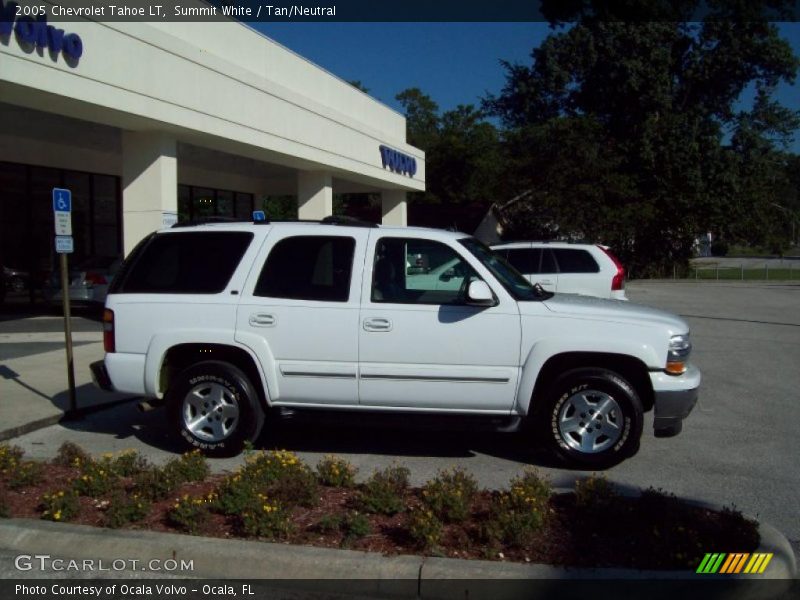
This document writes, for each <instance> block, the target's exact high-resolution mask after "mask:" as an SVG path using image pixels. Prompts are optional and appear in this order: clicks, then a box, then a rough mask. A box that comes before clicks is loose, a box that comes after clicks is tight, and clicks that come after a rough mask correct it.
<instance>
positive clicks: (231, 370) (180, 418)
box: [167, 361, 264, 456]
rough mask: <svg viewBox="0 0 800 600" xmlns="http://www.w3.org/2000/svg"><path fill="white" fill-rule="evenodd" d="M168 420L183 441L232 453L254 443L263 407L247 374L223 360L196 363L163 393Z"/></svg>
mask: <svg viewBox="0 0 800 600" xmlns="http://www.w3.org/2000/svg"><path fill="white" fill-rule="evenodd" d="M167 407H168V410H169V416H170V422H171V423H172V426H173V427H174V428H175V429H177V431H178V433H179V434H180V436H181V438H182V440H183V441H184V442H185V443H186V444H187V445H188V446H190V447H192V448H198V449H200V450H201V451H202V452H203V453H204V454H206V455H208V456H235V455H236V454H239V453H240V452H241V451H242V449H243V448H244V445H245V443H246V442H248V441H249V442H254V441H255V440H256V438H258V434H259V433H260V432H261V426H262V425H263V423H264V411H262V410H261V406H260V405H259V401H258V395H257V394H256V391H255V389H254V388H253V385H252V383H250V380H249V379H248V377H247V375H245V374H244V372H242V370H241V369H239V368H237V367H235V366H234V365H231V364H229V363H226V362H221V361H206V362H201V363H197V364H195V365H192V366H191V367H189V368H187V369H186V370H184V371H183V372H181V373H180V374H179V375H178V376H177V378H176V380H175V381H174V383H173V384H172V385H171V386H170V389H169V392H168V393H167Z"/></svg>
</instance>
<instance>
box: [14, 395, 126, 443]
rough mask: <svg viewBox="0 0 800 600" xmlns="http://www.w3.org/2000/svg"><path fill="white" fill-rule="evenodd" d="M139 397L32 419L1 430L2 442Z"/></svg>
mask: <svg viewBox="0 0 800 600" xmlns="http://www.w3.org/2000/svg"><path fill="white" fill-rule="evenodd" d="M139 399H140V396H131V397H130V398H120V399H119V400H112V401H111V402H106V403H104V404H95V405H93V406H86V407H84V408H78V410H76V411H75V412H74V413H70V412H69V411H67V412H64V413H56V414H53V415H50V416H49V417H44V418H41V419H36V420H35V421H30V422H28V423H24V424H22V425H18V426H16V427H11V428H10V429H4V430H2V431H0V442H5V441H7V440H10V439H13V438H15V437H19V436H21V435H25V434H26V433H31V432H33V431H37V430H39V429H44V428H45V427H50V426H51V425H55V424H57V423H61V422H62V421H72V420H74V419H80V418H81V417H85V416H87V415H91V414H94V413H96V412H100V411H101V410H106V409H107V408H114V407H115V406H119V405H120V404H125V403H127V402H133V401H134V400H139Z"/></svg>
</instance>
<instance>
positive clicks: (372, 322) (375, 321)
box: [364, 317, 392, 331]
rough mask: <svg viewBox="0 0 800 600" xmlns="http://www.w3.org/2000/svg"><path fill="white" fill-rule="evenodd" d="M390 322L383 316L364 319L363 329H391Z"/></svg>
mask: <svg viewBox="0 0 800 600" xmlns="http://www.w3.org/2000/svg"><path fill="white" fill-rule="evenodd" d="M391 330H392V322H391V321H390V320H389V319H384V318H383V317H375V318H372V319H364V331H391Z"/></svg>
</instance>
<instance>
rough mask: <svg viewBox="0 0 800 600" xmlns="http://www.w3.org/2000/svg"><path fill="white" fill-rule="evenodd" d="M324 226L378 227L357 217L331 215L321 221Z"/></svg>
mask: <svg viewBox="0 0 800 600" xmlns="http://www.w3.org/2000/svg"><path fill="white" fill-rule="evenodd" d="M320 223H322V224H323V225H347V226H348V227H377V226H378V224H377V223H372V222H371V221H362V220H361V219H357V218H355V217H347V216H344V215H331V216H329V217H325V218H324V219H322V220H321V221H320Z"/></svg>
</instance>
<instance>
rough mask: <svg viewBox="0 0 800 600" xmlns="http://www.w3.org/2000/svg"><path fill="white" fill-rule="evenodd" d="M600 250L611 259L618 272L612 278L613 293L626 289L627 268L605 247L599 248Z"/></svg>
mask: <svg viewBox="0 0 800 600" xmlns="http://www.w3.org/2000/svg"><path fill="white" fill-rule="evenodd" d="M598 248H600V250H602V251H603V252H605V253H606V256H608V258H610V259H611V261H612V262H613V263H614V266H615V267H616V268H617V272H616V273H615V274H614V277H612V278H611V291H612V292H617V291H619V290H624V289H625V267H623V266H622V263H621V262H619V259H618V258H617V257H616V256H614V255H613V254H612V253H611V251H610V250H609V249H608V248H605V247H603V246H598Z"/></svg>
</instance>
